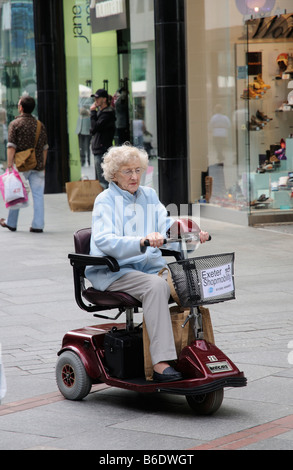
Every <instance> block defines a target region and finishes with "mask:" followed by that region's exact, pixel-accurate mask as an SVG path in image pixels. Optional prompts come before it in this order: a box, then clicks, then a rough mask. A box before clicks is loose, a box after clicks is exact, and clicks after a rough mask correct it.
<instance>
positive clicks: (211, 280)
mask: <svg viewBox="0 0 293 470" xmlns="http://www.w3.org/2000/svg"><path fill="white" fill-rule="evenodd" d="M168 266H169V269H170V271H171V276H172V280H173V283H174V286H175V290H176V293H177V295H178V297H179V300H180V304H181V306H182V307H196V306H199V305H206V304H214V303H218V302H225V301H226V300H232V299H235V286H234V253H223V254H219V255H208V256H202V257H198V258H190V259H187V260H181V261H176V262H174V263H169V264H168Z"/></svg>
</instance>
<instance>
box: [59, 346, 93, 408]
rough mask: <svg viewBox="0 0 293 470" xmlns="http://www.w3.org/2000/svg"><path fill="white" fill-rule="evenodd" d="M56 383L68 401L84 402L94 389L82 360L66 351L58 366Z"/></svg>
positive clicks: (60, 357)
mask: <svg viewBox="0 0 293 470" xmlns="http://www.w3.org/2000/svg"><path fill="white" fill-rule="evenodd" d="M56 382H57V385H58V388H59V390H60V392H61V393H62V395H63V396H64V397H65V398H67V399H68V400H82V399H83V398H84V397H86V396H87V395H88V394H89V392H90V390H91V387H92V381H91V379H90V377H89V376H88V374H87V372H86V370H85V368H84V365H83V363H82V361H81V359H80V358H79V357H78V355H77V354H75V353H74V352H72V351H65V352H64V353H62V354H61V356H59V358H58V361H57V364H56Z"/></svg>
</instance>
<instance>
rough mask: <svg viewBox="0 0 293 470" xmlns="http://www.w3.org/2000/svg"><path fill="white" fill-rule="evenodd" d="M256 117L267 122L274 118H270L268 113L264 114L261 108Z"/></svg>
mask: <svg viewBox="0 0 293 470" xmlns="http://www.w3.org/2000/svg"><path fill="white" fill-rule="evenodd" d="M256 117H257V119H259V120H260V121H265V122H269V121H272V120H273V118H270V117H268V116H267V115H266V114H264V113H263V112H262V111H260V110H259V109H258V110H257V111H256Z"/></svg>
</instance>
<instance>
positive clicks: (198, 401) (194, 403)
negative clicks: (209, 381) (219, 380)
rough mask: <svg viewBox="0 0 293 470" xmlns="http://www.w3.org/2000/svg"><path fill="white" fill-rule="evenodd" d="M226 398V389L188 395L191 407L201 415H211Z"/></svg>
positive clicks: (187, 398)
mask: <svg viewBox="0 0 293 470" xmlns="http://www.w3.org/2000/svg"><path fill="white" fill-rule="evenodd" d="M223 398H224V389H223V388H221V389H220V390H216V391H214V392H210V393H205V394H203V395H186V400H187V403H188V404H189V406H190V408H192V410H193V411H195V412H196V413H197V414H200V415H211V414H213V413H215V412H216V411H217V410H218V409H219V408H220V406H221V404H222V401H223Z"/></svg>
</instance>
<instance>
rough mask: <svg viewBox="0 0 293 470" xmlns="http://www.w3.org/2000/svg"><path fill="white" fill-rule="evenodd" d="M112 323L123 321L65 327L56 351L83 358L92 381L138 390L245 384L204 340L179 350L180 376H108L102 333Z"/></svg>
mask: <svg viewBox="0 0 293 470" xmlns="http://www.w3.org/2000/svg"><path fill="white" fill-rule="evenodd" d="M113 326H116V327H117V328H122V329H124V328H125V324H117V323H115V324H112V323H111V324H103V325H96V326H91V327H84V328H81V329H78V330H72V331H69V332H68V333H67V334H66V335H65V336H64V338H63V342H62V348H61V350H60V351H59V352H58V355H59V356H60V355H61V354H62V352H64V351H66V350H72V351H74V352H75V353H76V354H77V355H78V356H79V357H80V359H81V361H82V362H83V365H84V367H85V369H86V372H87V374H88V375H89V377H90V378H91V380H92V382H93V383H98V382H103V383H105V384H107V385H110V386H113V387H119V388H123V389H128V390H132V391H136V392H142V393H148V392H149V393H154V392H165V393H174V394H181V395H197V394H203V393H209V392H211V391H214V390H218V389H220V388H223V387H228V386H229V387H242V386H245V385H246V378H245V377H244V375H243V373H242V372H240V371H239V369H238V368H237V367H236V366H235V364H233V362H232V361H231V360H230V359H229V358H228V357H227V356H226V355H225V354H224V353H223V352H222V351H221V350H220V349H219V348H217V347H216V346H215V345H213V344H211V343H208V342H206V341H205V340H195V341H193V342H192V343H191V344H190V345H189V346H187V347H185V348H184V349H183V350H182V352H181V354H180V356H179V359H178V363H177V366H176V369H178V370H179V371H180V372H182V374H183V376H184V379H183V380H179V381H175V382H167V383H166V382H163V383H162V382H155V381H147V380H145V378H144V377H137V378H131V379H119V378H116V377H112V376H110V375H109V373H108V371H107V365H106V364H105V358H104V336H105V334H106V333H107V332H108V331H109V330H111V328H112V327H113Z"/></svg>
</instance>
